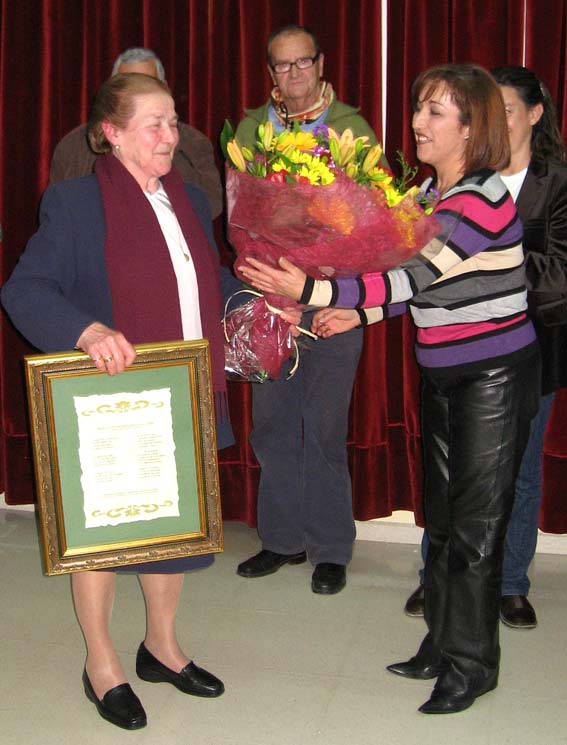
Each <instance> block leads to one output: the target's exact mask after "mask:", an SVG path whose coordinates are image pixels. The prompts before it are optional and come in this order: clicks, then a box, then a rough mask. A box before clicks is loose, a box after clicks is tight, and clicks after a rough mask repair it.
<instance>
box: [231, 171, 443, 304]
mask: <svg viewBox="0 0 567 745" xmlns="http://www.w3.org/2000/svg"><path fill="white" fill-rule="evenodd" d="M226 193H227V206H228V237H229V240H230V242H231V244H232V245H233V246H234V248H235V250H236V253H237V260H236V263H235V270H236V272H237V273H238V269H239V267H240V265H241V263H242V261H243V260H244V259H245V258H246V257H247V256H251V257H254V258H257V259H260V260H262V261H265V262H266V263H268V264H272V265H275V264H276V263H277V260H278V259H279V258H280V257H281V256H285V257H286V258H288V259H289V260H290V261H291V262H293V263H294V264H295V265H296V266H298V267H300V268H301V269H303V270H304V271H305V272H306V273H307V274H309V275H310V276H312V277H315V278H316V279H323V278H325V277H329V276H334V277H349V276H351V277H352V276H355V275H357V274H363V273H365V272H383V271H388V270H389V269H393V268H394V267H396V266H398V265H399V264H401V263H402V262H404V261H406V260H407V259H409V258H411V257H412V256H414V255H415V254H416V253H418V252H419V251H420V250H421V249H422V248H423V247H424V246H425V245H426V244H427V243H428V242H429V241H430V240H431V239H432V238H433V237H435V235H437V234H438V233H439V232H440V228H439V225H438V223H437V221H436V220H435V219H434V218H433V217H430V216H427V215H425V213H424V212H423V210H422V209H421V207H419V205H417V204H416V203H415V201H414V200H413V199H412V198H411V197H408V198H406V199H404V200H403V201H402V202H400V203H399V204H398V205H397V206H395V207H388V206H387V204H386V202H385V197H384V194H383V192H382V191H381V190H380V189H369V188H366V187H363V186H359V185H358V184H356V183H355V182H354V181H352V180H351V179H349V178H348V177H347V176H345V175H344V174H342V173H338V174H337V175H336V179H335V181H334V182H333V183H332V184H330V185H328V186H311V185H310V184H301V183H299V184H298V183H293V184H289V183H285V182H284V183H275V182H273V181H270V180H269V179H259V178H255V177H254V176H251V175H250V174H248V173H242V172H240V171H235V170H233V169H227V172H226ZM269 302H270V303H271V304H272V305H278V306H279V307H282V303H284V304H286V305H289V300H282V299H281V298H274V297H272V298H269Z"/></svg>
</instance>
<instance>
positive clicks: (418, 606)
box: [404, 585, 425, 618]
mask: <svg viewBox="0 0 567 745" xmlns="http://www.w3.org/2000/svg"><path fill="white" fill-rule="evenodd" d="M404 613H405V614H406V616H411V618H421V617H423V616H424V615H425V593H424V589H423V585H420V586H419V587H418V588H417V590H415V592H412V594H411V595H410V596H409V598H408V599H407V601H406V604H405V606H404Z"/></svg>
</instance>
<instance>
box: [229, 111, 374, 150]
mask: <svg viewBox="0 0 567 745" xmlns="http://www.w3.org/2000/svg"><path fill="white" fill-rule="evenodd" d="M269 107H270V101H267V102H266V103H265V104H264V105H263V106H260V107H259V108H257V109H244V113H245V114H246V117H245V118H244V119H243V120H242V121H241V122H240V124H239V125H238V127H237V129H236V141H237V142H238V144H239V145H240V146H242V145H244V146H245V147H248V148H250V149H253V147H254V142H255V141H256V127H257V126H258V124H261V123H262V122H266V121H268V109H269ZM359 111H360V109H356V108H354V106H349V105H348V104H346V103H341V102H340V101H337V100H336V99H335V100H334V101H333V102H332V103H331V105H330V106H329V113H328V114H327V118H326V120H325V124H327V125H328V126H329V127H332V128H333V129H334V130H336V131H337V132H338V133H339V134H340V133H341V132H344V130H345V129H348V128H350V129H351V130H352V133H353V135H354V136H355V137H361V136H363V135H367V136H368V137H369V142H370V144H371V145H375V144H376V142H377V140H376V135H375V134H374V132H373V131H372V128H371V126H370V125H369V124H368V122H367V121H366V119H364V118H363V117H362V116H360V114H359V113H358V112H359Z"/></svg>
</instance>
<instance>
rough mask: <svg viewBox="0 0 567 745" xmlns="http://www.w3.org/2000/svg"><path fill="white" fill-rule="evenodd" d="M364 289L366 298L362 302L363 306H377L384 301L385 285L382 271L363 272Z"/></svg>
mask: <svg viewBox="0 0 567 745" xmlns="http://www.w3.org/2000/svg"><path fill="white" fill-rule="evenodd" d="M362 276H363V279H364V289H365V290H366V298H365V300H364V303H363V307H364V308H377V307H378V306H379V305H384V303H385V302H386V285H385V283H384V275H383V274H382V272H371V273H369V274H363V275H362Z"/></svg>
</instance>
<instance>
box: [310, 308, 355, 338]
mask: <svg viewBox="0 0 567 745" xmlns="http://www.w3.org/2000/svg"><path fill="white" fill-rule="evenodd" d="M357 326H360V316H359V315H358V313H357V312H356V311H355V310H347V309H344V308H323V310H319V311H317V313H315V315H314V316H313V321H312V322H311V331H313V333H314V334H317V336H322V337H323V339H328V338H329V337H330V336H334V335H335V334H344V333H345V331H350V330H351V329H354V328H356V327H357Z"/></svg>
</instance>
